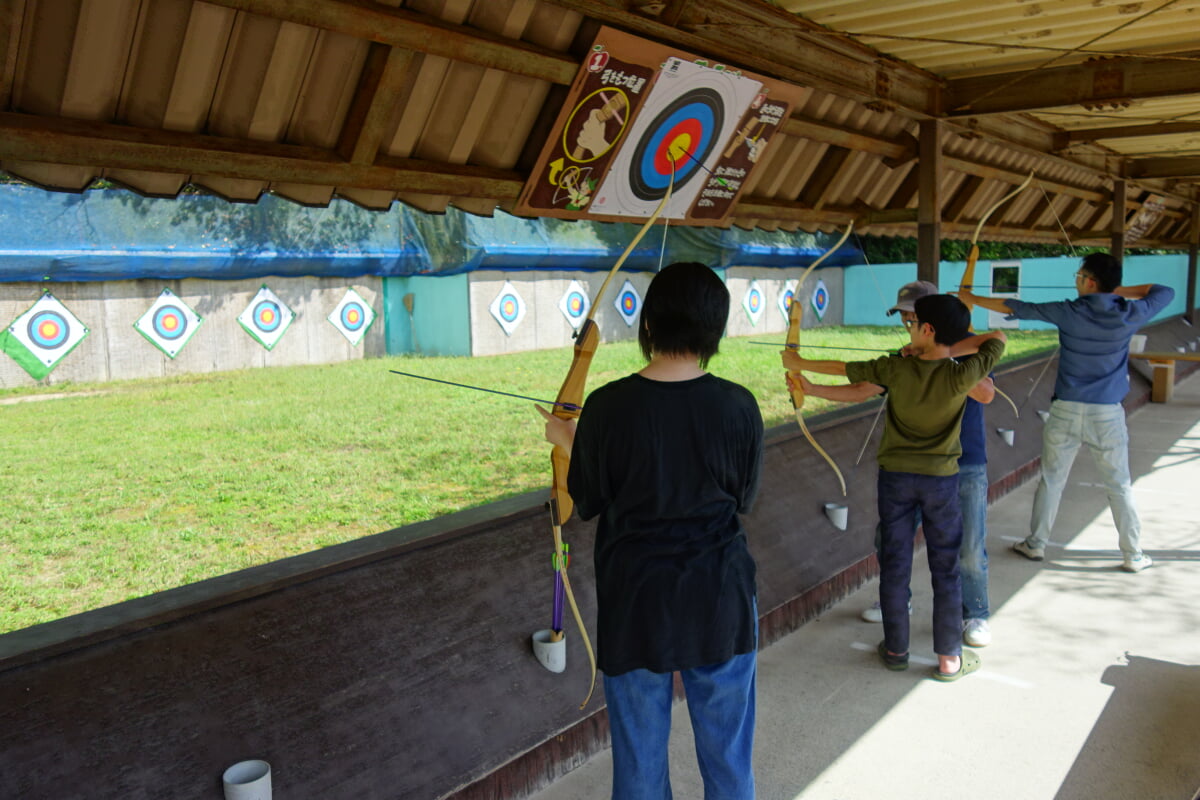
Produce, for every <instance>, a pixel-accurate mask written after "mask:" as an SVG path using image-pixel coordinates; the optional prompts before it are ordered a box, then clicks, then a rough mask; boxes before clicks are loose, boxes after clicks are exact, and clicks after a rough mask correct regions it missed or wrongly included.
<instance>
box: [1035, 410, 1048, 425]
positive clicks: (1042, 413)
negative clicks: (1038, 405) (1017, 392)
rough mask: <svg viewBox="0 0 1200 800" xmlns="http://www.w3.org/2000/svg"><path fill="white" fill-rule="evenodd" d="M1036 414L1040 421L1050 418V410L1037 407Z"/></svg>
mask: <svg viewBox="0 0 1200 800" xmlns="http://www.w3.org/2000/svg"><path fill="white" fill-rule="evenodd" d="M1038 416H1039V417H1041V418H1042V422H1045V421H1046V420H1048V419H1050V412H1049V411H1042V410H1041V409H1038Z"/></svg>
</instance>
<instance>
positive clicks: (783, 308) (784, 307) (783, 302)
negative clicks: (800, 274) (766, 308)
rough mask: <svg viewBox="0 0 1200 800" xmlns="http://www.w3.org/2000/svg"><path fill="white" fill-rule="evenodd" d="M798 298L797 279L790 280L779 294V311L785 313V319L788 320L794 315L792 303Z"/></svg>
mask: <svg viewBox="0 0 1200 800" xmlns="http://www.w3.org/2000/svg"><path fill="white" fill-rule="evenodd" d="M795 299H796V281H788V282H787V283H785V284H784V285H783V291H782V292H781V293H780V294H779V313H780V314H782V315H783V321H784V322H788V321H790V320H791V317H792V303H793V302H795Z"/></svg>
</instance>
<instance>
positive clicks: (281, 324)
mask: <svg viewBox="0 0 1200 800" xmlns="http://www.w3.org/2000/svg"><path fill="white" fill-rule="evenodd" d="M295 318H296V315H295V314H294V313H293V312H292V310H291V309H290V308H288V307H287V305H285V304H284V302H283V301H282V300H280V299H279V298H278V297H277V296H276V295H275V293H274V292H272V291H271V290H270V289H268V288H267V287H266V286H263V287H262V288H261V289H259V290H258V294H256V295H255V296H254V299H253V300H251V301H250V305H248V306H246V309H245V310H244V311H242V313H241V314H239V315H238V323H239V324H240V325H241V326H242V328H244V329H245V331H246V333H248V334H250V335H251V336H252V337H253V338H254V339H255V340H256V341H257V342H258V343H259V344H261V345H262V346H263V347H265V348H267V349H268V350H270V349H271V348H273V347H275V345H276V344H278V343H279V340H280V339H282V338H283V334H284V332H285V331H287V329H288V326H289V325H291V324H292V320H293V319H295Z"/></svg>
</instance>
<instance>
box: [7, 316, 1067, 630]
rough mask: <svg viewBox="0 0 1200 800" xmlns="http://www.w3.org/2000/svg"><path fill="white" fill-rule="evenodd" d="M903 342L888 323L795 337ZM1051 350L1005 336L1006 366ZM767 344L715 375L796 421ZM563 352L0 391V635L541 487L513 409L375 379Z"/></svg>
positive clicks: (541, 378)
mask: <svg viewBox="0 0 1200 800" xmlns="http://www.w3.org/2000/svg"><path fill="white" fill-rule="evenodd" d="M770 338H771V339H772V340H774V341H779V340H782V336H781V335H775V336H774V337H770ZM904 341H906V337H904V336H903V334H902V332H901V330H900V329H899V328H871V327H858V328H830V329H815V330H810V331H806V332H805V336H804V342H805V344H806V346H808V345H816V344H834V345H839V346H842V347H867V348H879V349H881V350H882V349H885V348H890V349H894V348H896V347H898V346H899V345H901V344H903V343H904ZM1056 343H1057V340H1056V335H1055V332H1053V331H1039V332H1013V333H1012V334H1011V335H1010V340H1009V348H1008V353H1007V354H1006V359H1011V358H1019V357H1020V356H1022V355H1028V354H1029V353H1031V352H1034V351H1037V350H1045V349H1048V348H1051V347H1053V346H1054V345H1055V344H1056ZM779 349H780V348H777V347H770V346H760V345H754V344H751V343H750V340H748V339H728V340H725V341H724V342H722V348H721V354H720V355H718V356H717V357H716V358H715V359H713V362H712V363H711V364H710V370H711V371H712V372H714V373H715V374H717V375H720V376H721V377H725V378H729V379H730V380H734V381H737V382H738V383H741V384H743V385H745V386H747V387H748V388H749V389H751V390H752V391H753V392H754V394H755V395H756V396H757V397H758V400H759V404H760V406H761V408H762V412H763V417H764V419H765V420H766V423H767V426H768V427H770V426H772V425H778V424H780V423H782V422H784V421H785V420H787V419H790V418H791V416H792V409H791V403H790V401H789V399H788V396H787V392H786V390H785V388H784V384H783V374H782V368H781V367H780V365H779V355H778V352H779ZM809 352H810V354H811V356H812V357H815V358H834V359H850V360H854V359H859V358H871V357H873V356H872V354H871V353H866V352H862V353H859V352H848V351H838V350H828V351H823V350H812V351H809ZM570 360H571V352H570V349H569V348H566V349H560V350H547V351H539V352H532V353H519V354H514V355H505V356H492V357H485V358H417V357H393V358H384V359H370V360H361V361H352V362H346V363H343V364H336V365H329V366H312V367H279V368H272V369H260V370H247V371H239V372H223V373H207V374H202V375H189V376H184V377H179V378H173V379H160V380H144V381H126V382H120V383H111V384H103V385H95V384H93V385H82V384H81V385H70V386H58V385H56V386H54V387H52V388H51V389H49V390H47V389H45V388H39V387H32V388H22V389H11V390H0V403H2V405H0V463H2V464H3V466H4V476H5V477H4V486H5V490H6V491H5V494H6V498H7V499H6V500H5V502H4V504H3V506H2V507H0V530H2V531H3V532H4V533H3V535H2V536H0V632H4V631H10V630H15V629H17V628H23V627H26V626H29V625H33V624H36V623H39V622H45V621H48V620H52V619H56V618H58V617H62V616H66V615H69V614H74V613H78V612H80V611H85V610H88V609H90V608H96V607H99V606H103V605H109V604H112V603H116V602H119V601H122V600H126V599H129V598H133V597H139V596H142V595H146V594H150V593H153V592H157V591H161V590H163V589H169V588H172V587H175V586H179V585H182V584H185V583H191V582H194V581H198V580H201V579H204V578H208V577H212V576H214V575H220V574H223V573H227V572H232V571H234V570H238V569H242V568H245V567H249V566H253V565H256V564H261V563H264V562H267V561H272V560H275V559H279V558H282V557H285V556H290V555H295V554H297V553H302V552H306V551H309V550H313V549H316V548H320V547H324V546H327V545H331V544H335V543H338V542H344V541H347V540H350V539H356V538H359V537H362V536H367V535H370V534H374V533H379V532H380V531H385V530H389V529H391V528H394V527H398V526H400V525H405V524H408V523H412V522H418V521H421V520H425V519H430V518H432V517H437V516H441V515H444V514H447V513H450V512H452V511H457V510H459V509H462V508H468V507H471V506H477V505H482V504H484V503H489V502H492V501H494V500H499V499H502V498H505V497H510V496H512V495H515V494H521V493H524V492H527V491H529V490H531V489H535V488H539V487H542V486H546V485H548V483H549V455H550V447H549V445H548V444H547V443H546V442H545V441H544V440H543V439H542V427H543V425H542V422H541V420H540V417H538V415H537V413H536V412H535V411H534V410H533V409H532V408H530V404H529V403H528V402H525V401H522V400H515V399H511V398H505V397H498V396H496V395H491V394H484V393H480V392H472V391H468V390H466V389H458V388H454V387H450V386H444V385H440V384H436V383H430V382H426V381H420V380H414V379H409V378H403V377H399V376H396V375H392V374H391V373H390V372H389V370H392V369H396V370H401V371H404V372H414V373H417V374H421V375H427V376H430V377H435V378H441V379H444V380H452V381H460V382H464V383H470V384H474V385H478V386H486V387H490V388H497V389H501V390H504V391H509V392H514V393H519V394H527V395H531V396H534V397H542V398H547V399H553V398H554V396H555V395H556V394H557V392H558V387H559V384H560V383H561V381H562V379H563V376H564V375H565V374H566V369H567V366H568V364H569V363H570ZM641 365H642V360H641V355H640V353H639V352H638V350H637V346H636V344H635V343H633V342H618V343H613V344H603V345H601V347H600V349H599V351H598V352H597V354H596V358H595V360H594V362H593V365H592V370H591V373H590V375H589V378H588V386H589V388H593V387H596V386H599V385H601V384H603V383H605V382H607V381H610V380H613V379H615V378H617V377H621V376H623V375H626V374H628V373H630V372H634V371H636V370H637V369H639V368H640V367H641ZM830 380H831V381H832V382H836V381H837V380H839V379H830ZM1002 388H1003V387H1002ZM1015 391H1016V390H1010V391H1009V394H1010V395H1013V394H1014V392H1015ZM48 392H52V393H53V394H54V395H56V397H55V398H54V399H37V398H40V397H43V396H45V395H46V394H47V393H48ZM57 395H63V396H57ZM1014 399H1015V400H1016V401H1017V402H1020V400H1021V398H1020V397H1019V396H1018V397H1014ZM24 400H28V402H22V401H24ZM826 408H828V405H827V404H825V403H824V401H821V400H817V399H815V398H813V399H810V400H809V401H808V402H807V403H806V405H805V411H806V413H810V414H815V413H820V412H821V411H822V410H825V409H826Z"/></svg>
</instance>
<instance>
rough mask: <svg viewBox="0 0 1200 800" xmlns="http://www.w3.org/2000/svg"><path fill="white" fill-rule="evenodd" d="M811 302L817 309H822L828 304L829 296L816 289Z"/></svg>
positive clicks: (822, 290)
mask: <svg viewBox="0 0 1200 800" xmlns="http://www.w3.org/2000/svg"><path fill="white" fill-rule="evenodd" d="M813 302H814V303H816V304H817V307H818V308H824V307H825V304H826V303H828V302H829V295H827V294H825V290H824V289H818V290H817V296H816V297H814V298H813Z"/></svg>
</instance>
